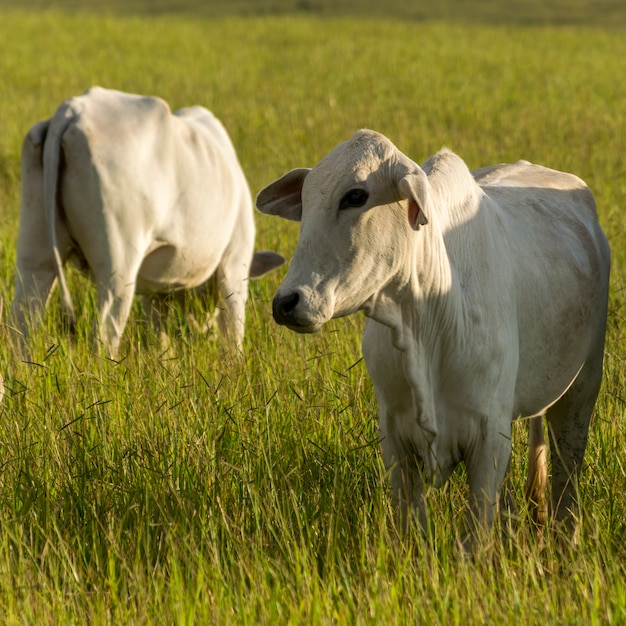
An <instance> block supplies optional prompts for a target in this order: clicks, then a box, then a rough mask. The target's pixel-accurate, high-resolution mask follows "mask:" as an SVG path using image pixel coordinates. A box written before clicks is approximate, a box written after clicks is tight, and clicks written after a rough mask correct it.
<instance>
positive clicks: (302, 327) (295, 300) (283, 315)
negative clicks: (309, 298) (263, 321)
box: [272, 291, 319, 333]
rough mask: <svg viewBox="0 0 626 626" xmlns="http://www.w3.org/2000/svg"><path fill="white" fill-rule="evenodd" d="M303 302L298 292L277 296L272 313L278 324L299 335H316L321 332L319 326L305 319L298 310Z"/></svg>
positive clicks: (273, 302)
mask: <svg viewBox="0 0 626 626" xmlns="http://www.w3.org/2000/svg"><path fill="white" fill-rule="evenodd" d="M300 300H301V296H300V293H299V292H298V291H292V292H290V293H287V294H284V295H283V294H276V295H275V296H274V300H273V301H272V313H273V314H274V320H275V321H276V323H277V324H281V325H282V326H287V328H290V329H291V330H295V331H296V332H299V333H314V332H316V331H318V330H319V325H317V324H312V323H311V321H310V320H308V319H306V318H305V317H303V316H302V315H301V314H300V313H299V312H298V310H297V307H298V304H299V302H300Z"/></svg>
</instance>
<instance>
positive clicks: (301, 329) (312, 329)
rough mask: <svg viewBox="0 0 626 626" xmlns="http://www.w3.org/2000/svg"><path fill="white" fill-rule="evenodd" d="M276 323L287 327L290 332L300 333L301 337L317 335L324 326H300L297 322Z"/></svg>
mask: <svg viewBox="0 0 626 626" xmlns="http://www.w3.org/2000/svg"><path fill="white" fill-rule="evenodd" d="M276 321H277V323H278V324H280V325H281V326H286V327H287V328H288V329H289V330H293V331H294V332H296V333H300V334H301V335H309V334H312V333H317V332H319V331H320V330H321V328H322V326H323V324H298V323H295V322H279V321H278V320H276Z"/></svg>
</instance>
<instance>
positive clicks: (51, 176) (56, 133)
mask: <svg viewBox="0 0 626 626" xmlns="http://www.w3.org/2000/svg"><path fill="white" fill-rule="evenodd" d="M74 118H75V111H74V110H73V109H72V107H71V106H70V105H69V104H68V103H64V104H62V105H61V107H60V108H59V110H58V111H57V113H56V114H55V116H54V117H53V118H52V119H51V120H50V126H49V128H48V133H47V135H46V141H45V143H44V150H43V205H44V215H45V220H46V228H47V230H48V236H49V238H50V245H51V247H52V257H53V260H54V268H55V271H56V275H57V278H58V280H59V289H60V290H61V302H62V304H63V309H64V310H65V314H66V316H67V319H68V322H69V326H70V330H71V331H72V332H73V331H74V329H75V326H76V313H75V312H74V305H73V304H72V298H71V296H70V292H69V289H68V287H67V281H66V279H65V271H64V270H63V259H62V258H61V251H60V249H59V241H58V221H59V217H60V211H61V207H60V206H59V202H60V192H59V180H60V172H61V146H62V141H63V135H64V133H65V131H66V130H67V128H68V127H69V125H70V124H71V123H72V122H73V121H74Z"/></svg>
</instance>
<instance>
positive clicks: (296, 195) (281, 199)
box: [256, 167, 311, 222]
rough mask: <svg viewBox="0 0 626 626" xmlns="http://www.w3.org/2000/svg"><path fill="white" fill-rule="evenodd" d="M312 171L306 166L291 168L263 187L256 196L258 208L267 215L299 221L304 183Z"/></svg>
mask: <svg viewBox="0 0 626 626" xmlns="http://www.w3.org/2000/svg"><path fill="white" fill-rule="evenodd" d="M310 171H311V170H310V169H309V168H306V167H301V168H298V169H295V170H291V171H289V172H287V173H286V174H285V175H284V176H281V178H279V179H278V180H275V181H274V182H273V183H270V184H269V185H268V186H267V187H265V188H264V189H261V191H259V193H258V195H257V197H256V208H257V209H259V211H261V213H266V214H267V215H278V216H280V217H284V218H285V219H286V220H293V221H295V222H299V221H300V219H301V218H302V185H303V183H304V179H305V178H306V175H307V174H308V173H309V172H310Z"/></svg>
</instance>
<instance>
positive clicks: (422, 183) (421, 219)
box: [398, 168, 429, 230]
mask: <svg viewBox="0 0 626 626" xmlns="http://www.w3.org/2000/svg"><path fill="white" fill-rule="evenodd" d="M428 188H429V182H428V176H426V173H425V172H424V170H423V169H421V168H417V170H415V171H412V172H411V173H409V174H406V175H405V176H403V177H402V178H401V179H400V180H399V181H398V190H399V191H400V196H401V198H402V199H403V200H408V201H409V214H408V218H409V224H410V225H411V228H412V229H413V230H419V229H420V226H424V225H425V224H428V218H427V217H426V212H425V209H426V203H427V201H428Z"/></svg>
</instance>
